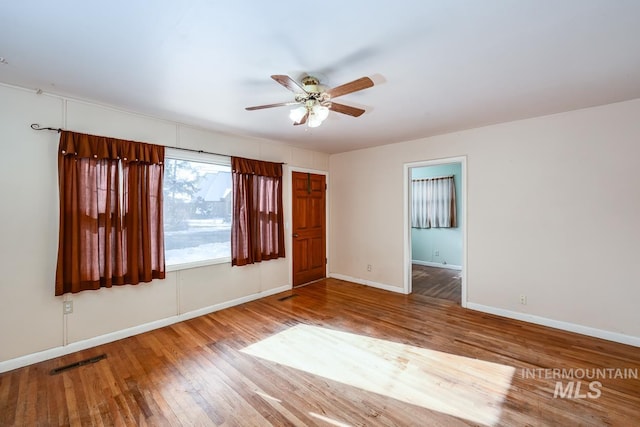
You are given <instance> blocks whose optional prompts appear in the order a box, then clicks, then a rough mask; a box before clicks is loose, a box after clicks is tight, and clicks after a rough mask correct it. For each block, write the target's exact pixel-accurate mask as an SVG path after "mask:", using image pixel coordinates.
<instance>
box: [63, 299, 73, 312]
mask: <svg viewBox="0 0 640 427" xmlns="http://www.w3.org/2000/svg"><path fill="white" fill-rule="evenodd" d="M62 313H63V314H71V313H73V301H63V302H62Z"/></svg>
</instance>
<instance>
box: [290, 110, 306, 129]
mask: <svg viewBox="0 0 640 427" xmlns="http://www.w3.org/2000/svg"><path fill="white" fill-rule="evenodd" d="M308 118H309V112H308V111H307V114H305V115H304V116H302V118H301V119H300V121H299V122H295V123H294V124H293V125H294V126H298V125H303V124H305V123H307V119H308Z"/></svg>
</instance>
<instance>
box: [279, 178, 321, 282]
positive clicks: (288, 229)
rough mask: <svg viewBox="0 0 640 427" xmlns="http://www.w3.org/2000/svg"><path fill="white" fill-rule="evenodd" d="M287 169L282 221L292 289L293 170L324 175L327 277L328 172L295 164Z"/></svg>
mask: <svg viewBox="0 0 640 427" xmlns="http://www.w3.org/2000/svg"><path fill="white" fill-rule="evenodd" d="M287 169H288V171H287V177H288V181H289V182H288V183H287V191H288V194H289V201H288V206H287V208H286V209H285V210H286V212H287V218H288V220H286V221H285V223H284V231H285V249H286V250H287V253H289V254H291V256H289V257H288V258H289V262H288V265H289V286H290V287H291V289H293V236H292V235H291V229H292V227H293V222H292V221H293V172H302V173H312V174H315V175H324V178H325V183H326V184H327V191H326V192H325V197H324V201H325V206H324V209H325V217H324V226H325V243H324V244H325V248H324V250H325V256H326V257H327V265H326V270H325V276H326V277H329V274H330V273H329V272H330V271H331V270H330V269H329V266H330V265H331V257H330V256H329V188H330V187H329V172H327V171H323V170H318V169H309V168H301V167H297V166H289V167H288V168H287Z"/></svg>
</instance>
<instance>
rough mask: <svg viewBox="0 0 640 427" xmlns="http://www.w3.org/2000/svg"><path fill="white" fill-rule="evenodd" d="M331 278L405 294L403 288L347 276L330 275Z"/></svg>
mask: <svg viewBox="0 0 640 427" xmlns="http://www.w3.org/2000/svg"><path fill="white" fill-rule="evenodd" d="M329 277H332V278H334V279H339V280H345V281H347V282H353V283H357V284H359V285H366V286H371V287H372V288H378V289H384V290H385V291H390V292H397V293H400V294H404V293H405V292H404V289H403V288H399V287H397V286H392V285H387V284H385V283H378V282H374V281H372V280H366V279H359V278H357V277H351V276H346V275H344V274H337V273H329Z"/></svg>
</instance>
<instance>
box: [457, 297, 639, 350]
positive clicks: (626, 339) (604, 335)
mask: <svg viewBox="0 0 640 427" xmlns="http://www.w3.org/2000/svg"><path fill="white" fill-rule="evenodd" d="M467 308H469V309H471V310H476V311H482V312H483V313H489V314H495V315H497V316H502V317H508V318H510V319H516V320H522V321H524V322H529V323H535V324H536V325H542V326H548V327H550V328H555V329H561V330H563V331H569V332H575V333H578V334H582V335H587V336H590V337H595V338H601V339H603V340H608V341H614V342H618V343H621V344H627V345H632V346H635V347H640V337H634V336H631V335H624V334H619V333H617V332H610V331H605V330H602V329H597V328H592V327H590V326H583V325H578V324H576V323H569V322H563V321H560V320H554V319H548V318H546V317H541V316H536V315H533V314H526V313H519V312H517V311H511V310H505V309H502V308H496V307H490V306H487V305H482V304H476V303H473V302H467Z"/></svg>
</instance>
